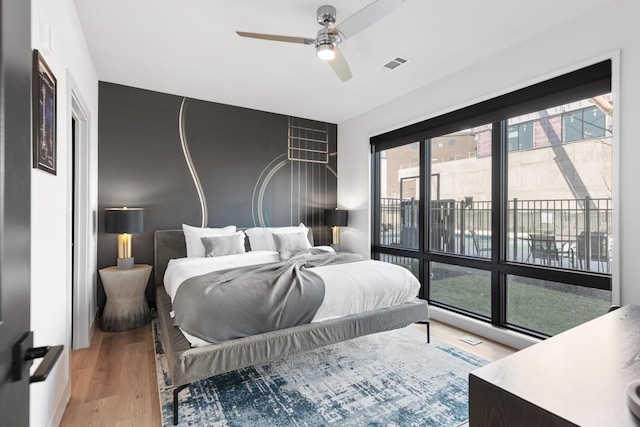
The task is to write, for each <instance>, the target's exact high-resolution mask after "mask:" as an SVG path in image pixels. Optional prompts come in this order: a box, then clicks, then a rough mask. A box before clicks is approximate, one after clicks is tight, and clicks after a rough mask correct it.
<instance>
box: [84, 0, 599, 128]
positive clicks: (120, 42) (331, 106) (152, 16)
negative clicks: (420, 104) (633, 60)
mask: <svg viewBox="0 0 640 427" xmlns="http://www.w3.org/2000/svg"><path fill="white" fill-rule="evenodd" d="M327 1H328V0H327ZM371 1H372V0H332V1H330V2H329V4H331V5H333V6H335V7H336V9H337V15H338V16H337V23H338V24H339V23H340V22H342V20H344V19H345V18H346V17H348V16H350V15H351V14H353V13H355V12H357V11H358V10H360V9H361V8H363V7H364V6H366V5H367V4H369V3H371ZM607 1H609V0H535V1H533V0H528V1H523V0H521V1H514V0H485V1H474V0H405V4H404V5H403V6H402V7H401V8H400V9H398V10H396V11H395V12H393V13H392V14H390V15H388V16H386V17H385V18H383V19H382V20H381V21H379V22H377V23H376V24H374V25H372V26H371V27H369V28H367V29H365V30H364V31H362V32H361V33H359V34H357V35H355V36H354V37H352V38H350V39H348V40H347V41H345V42H344V43H343V44H341V45H340V49H341V51H342V53H343V55H344V56H345V57H346V58H347V60H348V62H349V65H350V67H351V71H352V73H353V78H352V79H351V80H349V81H347V82H346V83H342V82H341V81H340V80H339V79H338V78H337V77H336V76H335V75H334V74H333V72H332V70H331V68H330V67H329V65H328V64H326V63H323V61H321V60H319V59H317V58H316V56H315V50H314V48H313V46H307V45H298V44H291V43H279V42H273V41H265V40H254V39H248V38H242V37H239V36H237V35H236V34H235V31H236V30H240V31H248V32H257V33H270V34H278V35H291V36H301V37H310V38H315V34H316V32H317V30H318V29H319V28H320V26H319V25H318V24H317V23H316V9H317V8H318V7H319V6H321V5H323V4H325V2H324V1H323V0H269V1H267V0H186V1H185V0H75V3H76V7H77V10H78V14H79V16H80V21H81V23H82V27H83V30H84V33H85V36H86V40H87V44H88V46H89V50H90V52H91V56H92V59H93V62H94V65H95V67H96V72H97V74H98V78H99V80H101V81H106V82H112V83H119V84H123V85H127V86H134V87H139V88H143V89H149V90H154V91H159V92H164V93H170V94H176V95H181V96H187V97H191V98H197V99H202V100H207V101H214V102H220V103H224V104H230V105H237V106H242V107H247V108H253V109H257V110H264V111H270V112H275V113H281V114H287V115H293V116H298V117H305V118H311V119H316V120H323V121H328V122H331V123H341V122H344V121H345V120H348V119H350V118H352V117H355V116H357V115H359V114H361V113H363V112H365V111H368V110H370V109H372V108H375V107H377V106H379V105H381V104H384V103H386V102H388V101H390V100H392V99H394V98H396V97H398V96H400V95H403V94H405V93H408V92H411V91H412V90H414V89H416V88H419V87H421V86H424V85H425V84H428V83H430V82H433V81H436V80H438V79H439V78H441V77H443V76H445V75H447V74H450V73H452V72H454V71H456V70H460V69H462V68H466V67H468V66H470V65H472V64H473V63H474V62H477V61H478V60H481V59H483V58H487V57H489V56H491V55H494V54H496V53H497V52H499V51H501V50H504V49H506V48H508V47H511V46H513V45H516V44H518V43H520V42H522V41H524V40H526V39H528V38H530V37H532V36H534V35H536V34H539V33H542V32H544V31H546V30H548V29H549V28H552V27H554V26H557V25H559V24H562V23H564V22H566V21H568V20H571V19H572V18H574V17H576V16H578V15H581V14H583V13H586V12H588V11H590V10H591V9H593V8H595V7H597V6H600V5H602V4H603V3H606V2H607ZM549 48H551V49H552V48H553V46H550V47H549ZM396 56H402V57H405V58H407V59H409V62H408V63H407V64H405V65H403V66H402V67H400V68H398V69H396V70H395V71H393V72H388V71H383V70H382V65H383V64H384V63H386V62H388V61H389V60H391V59H393V58H394V57H396ZM505 66H508V64H505Z"/></svg>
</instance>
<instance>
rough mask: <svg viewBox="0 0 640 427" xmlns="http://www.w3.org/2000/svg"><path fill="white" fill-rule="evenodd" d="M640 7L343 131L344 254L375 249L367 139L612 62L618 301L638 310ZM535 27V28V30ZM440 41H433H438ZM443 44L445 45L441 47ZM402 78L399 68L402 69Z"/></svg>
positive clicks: (500, 58)
mask: <svg viewBox="0 0 640 427" xmlns="http://www.w3.org/2000/svg"><path fill="white" fill-rule="evenodd" d="M638 16H640V2H638V1H637V0H612V1H611V2H610V3H608V4H607V5H606V6H604V7H601V8H599V9H597V10H595V11H593V12H591V13H588V14H586V15H583V16H581V17H578V18H576V19H574V20H572V21H569V22H568V23H565V24H563V25H562V26H560V27H558V28H555V29H552V30H550V31H547V32H546V33H544V34H542V35H540V36H536V37H534V38H532V39H529V40H528V41H526V42H524V43H522V44H520V45H518V46H516V47H514V48H511V49H508V50H506V51H503V52H501V53H499V54H497V55H495V56H493V57H491V58H488V59H486V60H483V61H481V62H479V63H476V64H475V65H473V66H472V67H469V68H467V69H464V70H461V71H460V72H457V73H455V74H452V75H450V76H447V77H446V78H444V79H441V80H439V81H436V82H433V83H432V84H429V85H427V86H425V87H423V88H421V89H419V90H416V91H414V92H412V93H409V94H407V95H405V96H402V97H400V98H398V99H396V100H394V101H392V102H390V103H388V104H386V105H383V106H381V107H379V108H377V109H375V110H372V111H369V112H367V113H365V114H362V115H360V116H358V117H356V118H354V119H351V120H349V121H347V122H344V123H340V124H339V125H338V144H339V146H338V148H339V153H340V156H338V176H339V177H340V178H339V180H338V204H339V206H340V207H341V208H346V209H349V210H351V211H352V212H351V213H350V214H349V227H346V228H344V229H343V232H342V246H343V248H344V249H345V250H350V251H354V252H359V253H361V254H363V255H365V256H368V255H369V254H370V248H371V239H370V234H371V212H370V209H371V208H370V207H371V201H370V198H371V187H370V180H371V170H370V169H371V155H370V148H369V138H370V137H371V136H374V135H378V134H380V133H384V132H386V131H390V130H393V129H397V128H399V127H402V126H405V125H408V124H411V123H415V122H418V121H421V120H425V119H427V118H430V117H434V116H438V115H440V114H443V113H446V112H450V111H453V110H456V109H458V108H461V107H464V106H467V105H471V104H474V103H477V102H479V101H482V100H485V99H489V98H493V97H495V96H498V95H501V94H504V93H507V92H511V91H513V90H516V89H519V88H522V87H526V86H529V85H531V84H534V83H537V82H540V81H543V80H546V79H549V78H551V77H554V76H557V75H561V74H564V73H567V72H569V71H572V70H574V69H577V68H581V67H583V66H587V65H590V64H592V63H595V62H598V61H601V60H604V59H607V58H611V57H613V59H614V69H613V74H614V75H613V92H614V106H615V120H616V122H615V123H614V124H615V128H614V132H615V134H616V135H615V136H614V144H617V147H616V148H615V149H614V150H615V151H614V172H613V173H614V203H617V204H615V208H617V210H618V212H619V214H620V216H619V222H618V223H615V224H614V235H615V237H616V242H615V243H614V245H615V247H614V257H615V262H614V264H615V265H614V296H613V297H614V301H615V300H616V299H618V298H620V301H621V303H623V304H629V303H634V304H640V286H638V285H637V279H636V269H635V262H637V260H638V259H640V245H639V244H638V242H637V239H638V237H637V236H640V220H639V219H637V218H638V213H639V212H640V198H639V197H638V194H637V184H636V183H637V182H638V181H639V180H640V168H638V164H639V162H640V144H638V143H637V141H636V139H637V138H636V135H635V133H636V131H637V130H636V129H635V122H636V118H637V117H639V116H640V102H639V101H638V100H640V79H638V77H637V76H638V75H639V74H640V37H638V30H637V17H638ZM532 25H535V23H532ZM434 42H435V41H434ZM437 42H438V43H446V40H445V41H437ZM398 72H402V69H400V70H398Z"/></svg>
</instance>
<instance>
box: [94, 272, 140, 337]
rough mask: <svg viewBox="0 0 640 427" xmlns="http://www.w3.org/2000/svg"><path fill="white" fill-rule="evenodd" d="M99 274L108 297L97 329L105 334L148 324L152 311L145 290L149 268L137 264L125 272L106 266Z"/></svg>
mask: <svg viewBox="0 0 640 427" xmlns="http://www.w3.org/2000/svg"><path fill="white" fill-rule="evenodd" d="M99 273H100V279H102V284H103V286H104V292H105V293H106V294H107V303H106V305H105V307H104V312H103V313H102V318H101V319H100V329H102V330H103V331H108V332H112V331H126V330H128V329H134V328H139V327H140V326H142V325H146V324H147V323H149V321H150V320H151V312H150V311H149V305H148V304H147V300H146V298H145V295H144V291H145V289H146V287H147V282H148V281H149V276H150V275H151V266H150V265H147V264H136V265H134V266H133V268H130V269H128V270H118V267H107V268H103V269H101V270H100V271H99Z"/></svg>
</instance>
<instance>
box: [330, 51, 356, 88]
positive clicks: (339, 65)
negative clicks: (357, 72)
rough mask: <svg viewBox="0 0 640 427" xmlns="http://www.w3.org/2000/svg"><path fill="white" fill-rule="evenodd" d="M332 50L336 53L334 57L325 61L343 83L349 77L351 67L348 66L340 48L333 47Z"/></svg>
mask: <svg viewBox="0 0 640 427" xmlns="http://www.w3.org/2000/svg"><path fill="white" fill-rule="evenodd" d="M334 52H335V54H336V57H335V58H333V59H332V60H330V61H327V62H329V65H331V68H332V69H333V72H334V73H336V75H337V76H338V78H339V79H340V80H342V82H343V83H344V82H346V81H347V80H349V79H351V77H352V75H351V69H350V68H349V64H347V60H346V59H345V58H344V56H343V55H342V52H340V49H338V47H336V48H335V49H334Z"/></svg>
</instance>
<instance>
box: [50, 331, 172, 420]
mask: <svg viewBox="0 0 640 427" xmlns="http://www.w3.org/2000/svg"><path fill="white" fill-rule="evenodd" d="M155 366H156V362H155V352H154V345H153V337H152V334H151V326H150V325H146V326H143V327H141V328H138V329H132V330H130V331H125V332H102V331H101V330H100V329H96V330H95V332H94V333H93V337H92V338H91V345H90V346H89V347H88V348H85V349H81V350H74V351H72V353H71V400H70V401H69V404H68V405H67V409H66V410H65V413H64V416H63V417H62V422H61V424H60V425H61V426H63V427H64V426H74V427H75V426H78V427H79V426H82V427H90V426H91V427H102V426H104V427H107V426H108V427H123V426H132V427H133V426H136V427H143V426H144V427H146V426H150V427H153V426H160V425H161V420H160V402H159V398H158V384H157V380H156V367H155Z"/></svg>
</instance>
